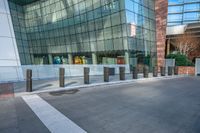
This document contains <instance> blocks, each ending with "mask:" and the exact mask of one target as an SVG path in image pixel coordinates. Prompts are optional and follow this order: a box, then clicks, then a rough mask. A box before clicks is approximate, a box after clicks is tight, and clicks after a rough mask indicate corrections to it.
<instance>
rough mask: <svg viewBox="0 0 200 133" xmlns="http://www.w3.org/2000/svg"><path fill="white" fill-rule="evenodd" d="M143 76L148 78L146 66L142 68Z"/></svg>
mask: <svg viewBox="0 0 200 133" xmlns="http://www.w3.org/2000/svg"><path fill="white" fill-rule="evenodd" d="M143 75H144V78H148V77H149V67H148V66H144V68H143Z"/></svg>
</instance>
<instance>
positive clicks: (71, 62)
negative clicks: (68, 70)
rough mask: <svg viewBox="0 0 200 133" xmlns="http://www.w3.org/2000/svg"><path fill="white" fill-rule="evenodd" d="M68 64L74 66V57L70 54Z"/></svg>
mask: <svg viewBox="0 0 200 133" xmlns="http://www.w3.org/2000/svg"><path fill="white" fill-rule="evenodd" d="M68 63H69V64H73V57H72V54H68Z"/></svg>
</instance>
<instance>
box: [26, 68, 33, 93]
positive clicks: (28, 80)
mask: <svg viewBox="0 0 200 133" xmlns="http://www.w3.org/2000/svg"><path fill="white" fill-rule="evenodd" d="M26 92H32V70H31V69H27V70H26Z"/></svg>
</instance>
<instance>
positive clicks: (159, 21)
mask: <svg viewBox="0 0 200 133" xmlns="http://www.w3.org/2000/svg"><path fill="white" fill-rule="evenodd" d="M155 11H156V40H157V65H158V68H160V67H161V66H163V65H164V64H165V41H166V27H167V12H168V0H156V2H155Z"/></svg>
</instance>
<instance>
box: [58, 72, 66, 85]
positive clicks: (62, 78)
mask: <svg viewBox="0 0 200 133" xmlns="http://www.w3.org/2000/svg"><path fill="white" fill-rule="evenodd" d="M59 84H60V87H65V68H60V69H59Z"/></svg>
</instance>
